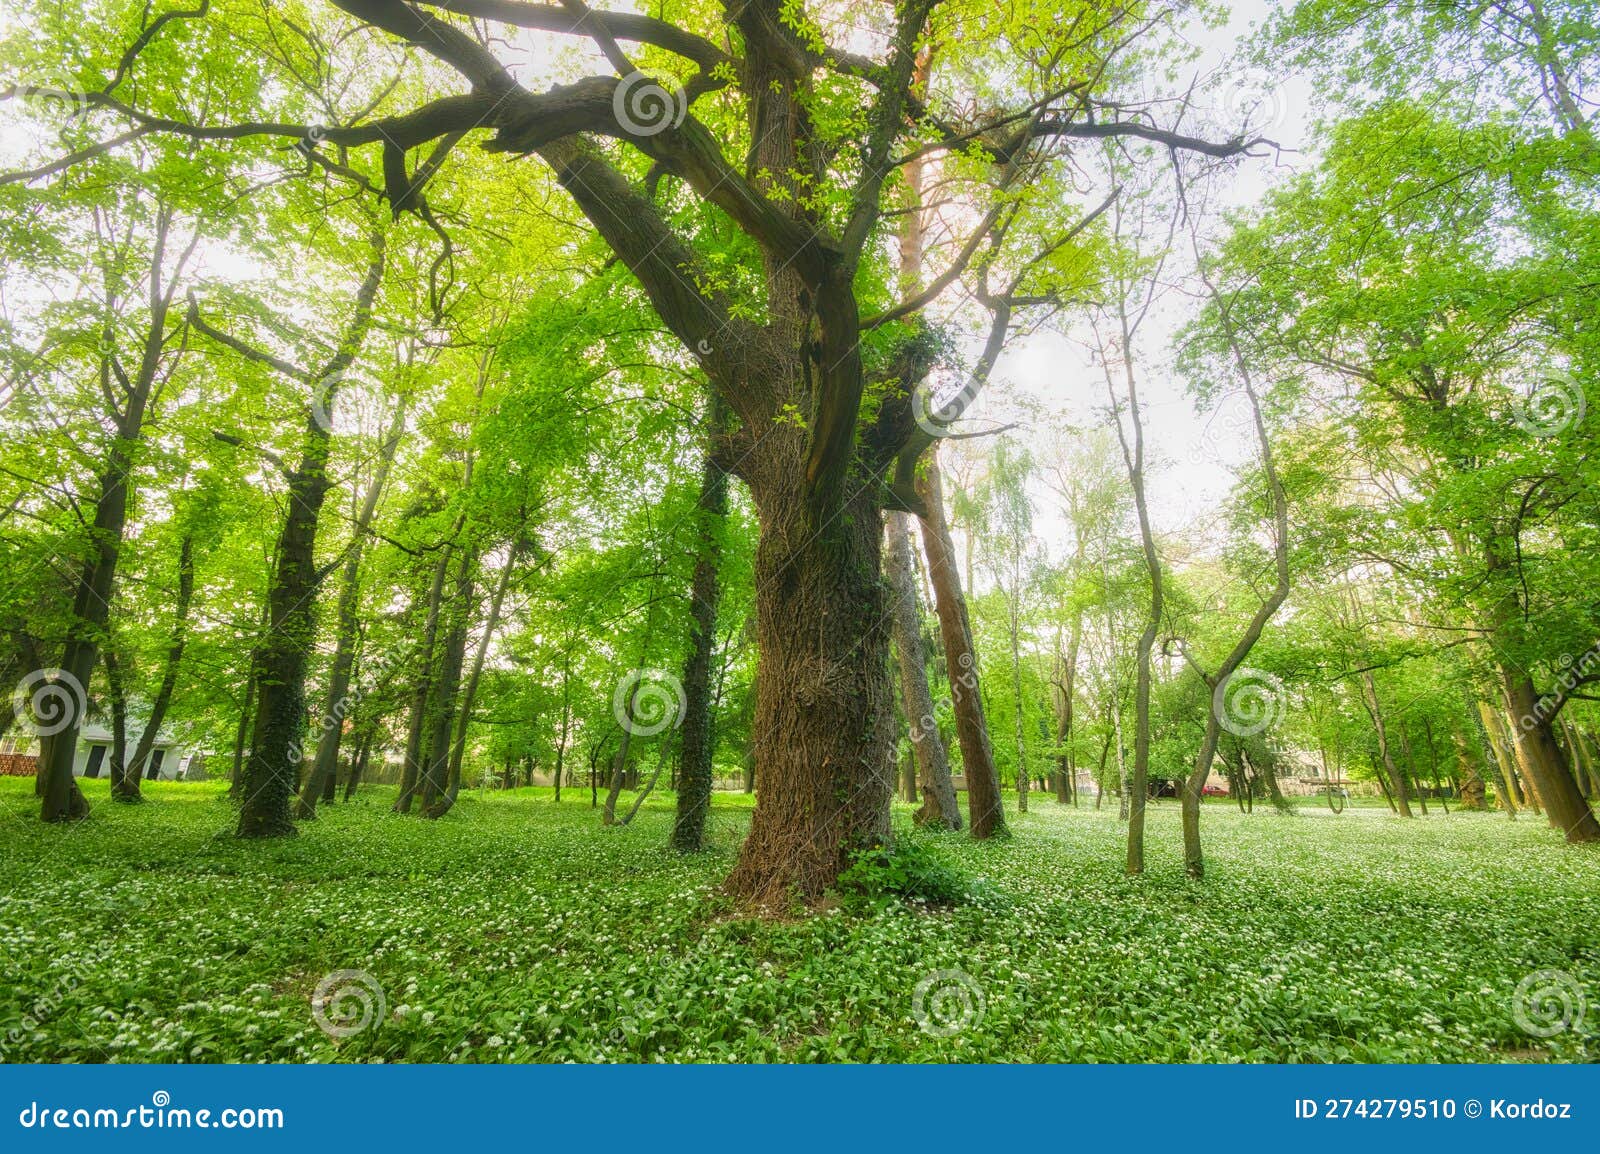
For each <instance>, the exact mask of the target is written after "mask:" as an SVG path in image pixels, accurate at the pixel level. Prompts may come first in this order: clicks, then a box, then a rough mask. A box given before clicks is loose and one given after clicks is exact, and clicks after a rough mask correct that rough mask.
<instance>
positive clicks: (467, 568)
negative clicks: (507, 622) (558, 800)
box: [422, 548, 478, 819]
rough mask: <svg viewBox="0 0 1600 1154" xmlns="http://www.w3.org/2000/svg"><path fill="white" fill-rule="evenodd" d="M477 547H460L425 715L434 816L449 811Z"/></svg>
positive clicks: (429, 814)
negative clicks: (446, 625)
mask: <svg viewBox="0 0 1600 1154" xmlns="http://www.w3.org/2000/svg"><path fill="white" fill-rule="evenodd" d="M477 564H478V551H477V550H476V549H473V548H466V549H462V550H461V558H460V561H459V562H458V564H457V569H456V587H455V595H454V597H453V598H452V602H453V604H452V606H451V611H450V618H451V620H450V631H449V632H448V633H446V634H445V639H444V652H443V653H442V654H440V661H439V675H438V678H437V679H436V680H435V681H434V684H433V692H432V698H433V699H432V702H431V704H430V708H429V718H428V756H427V760H426V761H425V762H424V763H423V767H422V816H423V817H426V818H429V819H435V818H440V817H443V816H444V815H445V814H446V813H448V812H449V810H450V807H451V804H452V802H453V797H452V795H451V792H450V788H451V783H450V738H451V734H452V733H453V732H454V726H455V717H456V704H457V703H456V697H457V695H458V694H459V693H460V691H461V668H462V666H463V665H464V664H465V663H466V657H467V626H468V624H469V619H470V618H471V616H472V604H473V596H474V587H473V579H472V575H473V571H474V569H475V568H476V567H477Z"/></svg>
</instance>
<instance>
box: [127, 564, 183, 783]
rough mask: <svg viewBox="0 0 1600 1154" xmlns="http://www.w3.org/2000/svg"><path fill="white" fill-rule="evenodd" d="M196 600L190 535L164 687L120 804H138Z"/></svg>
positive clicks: (180, 566) (180, 570)
mask: <svg viewBox="0 0 1600 1154" xmlns="http://www.w3.org/2000/svg"><path fill="white" fill-rule="evenodd" d="M193 599H194V540H193V538H191V537H189V536H188V535H187V534H185V535H184V538H183V543H182V544H181V545H180V546H179V547H178V591H177V596H176V599H175V600H174V601H173V604H172V634H171V640H170V641H169V642H168V645H167V660H166V664H165V666H164V667H163V668H162V672H161V683H160V685H158V686H157V687H156V695H155V698H154V699H153V700H152V701H151V703H150V716H149V717H148V718H146V719H145V723H144V732H142V733H141V734H140V735H139V742H138V744H137V745H135V746H134V748H133V756H132V757H131V758H130V759H129V763H128V772H127V773H125V774H124V775H123V782H124V785H125V786H127V785H131V786H132V793H133V796H132V797H119V796H118V795H117V794H116V792H115V787H113V792H112V796H113V797H117V800H119V801H138V800H139V785H138V783H139V779H140V778H141V777H142V776H143V775H144V767H145V763H146V762H147V761H149V760H150V754H151V751H152V750H154V749H155V745H156V738H157V737H159V736H160V734H161V725H162V723H163V722H164V721H165V720H166V718H167V709H168V707H169V706H170V705H171V704H172V693H173V690H174V689H176V688H177V684H178V665H179V663H180V662H181V661H182V660H183V651H184V648H185V646H186V645H187V642H188V637H189V604H190V602H191V601H192V600H193Z"/></svg>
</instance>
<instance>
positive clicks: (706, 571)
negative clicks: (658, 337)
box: [672, 396, 728, 853]
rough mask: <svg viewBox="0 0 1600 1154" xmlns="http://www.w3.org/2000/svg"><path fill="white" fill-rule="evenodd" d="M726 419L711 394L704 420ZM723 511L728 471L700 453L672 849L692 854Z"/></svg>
mask: <svg viewBox="0 0 1600 1154" xmlns="http://www.w3.org/2000/svg"><path fill="white" fill-rule="evenodd" d="M727 421H728V417H727V413H726V409H725V406H724V405H723V403H722V402H721V400H719V399H717V398H716V397H715V396H713V398H712V400H711V403H710V406H709V412H708V414H707V421H706V424H707V425H708V427H709V429H710V432H711V435H712V436H716V435H718V434H720V433H721V432H722V431H723V429H724V428H725V427H726V425H727ZM727 513H728V474H727V473H726V472H725V471H724V470H723V468H722V466H721V465H719V464H718V463H717V462H716V461H715V460H714V459H713V458H712V454H711V451H710V450H709V449H708V450H707V452H706V457H705V461H704V463H703V464H702V466H701V472H700V498H699V501H698V505H697V508H696V511H695V516H696V519H697V521H698V527H697V530H698V531H697V533H696V542H697V544H696V554H695V560H694V575H693V576H692V577H691V578H690V581H689V653H688V656H687V657H686V658H684V662H683V700H684V714H683V724H682V738H683V744H682V746H681V747H680V748H681V753H680V762H679V770H678V808H677V815H676V817H675V818H674V819H673V824H672V848H673V849H675V850H677V851H678V852H679V853H698V852H699V851H700V850H702V849H704V848H705V834H706V814H707V812H708V811H709V810H710V808H711V773H712V762H711V755H712V752H713V751H714V750H715V748H716V741H715V732H714V730H713V728H712V727H713V724H714V722H715V717H714V715H713V710H712V707H711V658H712V656H713V653H714V651H715V649H716V642H717V610H718V608H719V606H720V604H721V601H722V582H721V580H720V572H721V566H722V524H723V521H724V520H726V518H727Z"/></svg>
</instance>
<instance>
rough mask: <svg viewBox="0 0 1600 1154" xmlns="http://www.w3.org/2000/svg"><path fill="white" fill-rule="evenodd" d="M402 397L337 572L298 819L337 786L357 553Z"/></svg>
mask: <svg viewBox="0 0 1600 1154" xmlns="http://www.w3.org/2000/svg"><path fill="white" fill-rule="evenodd" d="M406 409H407V404H406V399H405V398H404V397H402V398H401V400H400V402H399V403H398V404H397V405H396V406H395V410H394V416H393V418H392V419H391V421H390V424H389V430H388V435H387V436H385V437H384V440H383V447H382V448H381V449H380V450H379V453H378V464H377V468H376V469H375V470H374V471H373V475H372V480H371V481H370V482H369V483H368V485H367V492H366V496H365V497H364V498H363V500H362V502H361V509H360V511H359V512H358V513H357V514H356V520H355V525H354V526H353V527H352V529H351V533H352V539H351V542H350V547H349V553H348V555H347V556H346V557H345V561H344V572H343V574H342V575H341V576H340V584H339V607H338V610H337V612H336V614H335V619H336V621H337V622H338V626H337V628H338V637H337V640H336V641H335V643H334V652H333V666H332V668H331V669H330V671H329V674H328V705H327V708H326V709H325V710H324V711H323V714H322V721H321V727H322V728H321V733H320V735H319V736H318V738H317V752H316V756H315V757H314V758H313V759H312V762H311V772H310V774H308V775H307V777H306V784H305V788H304V789H303V790H301V791H300V797H299V799H298V801H297V803H296V806H295V817H297V818H299V819H301V820H302V821H306V820H309V819H311V818H314V817H316V816H317V799H318V798H319V797H322V798H323V800H325V801H332V800H333V794H334V790H335V788H336V787H337V778H338V769H339V747H340V745H341V744H342V742H343V740H344V723H345V719H346V717H347V715H348V713H349V710H350V707H351V705H352V704H353V702H352V700H351V695H350V678H351V672H352V671H353V670H354V668H355V662H356V649H357V646H358V643H359V639H360V627H361V622H360V615H359V610H360V607H361V553H362V546H363V544H364V543H365V540H366V535H367V530H368V528H369V527H370V526H371V524H372V518H373V517H374V516H375V515H376V513H377V511H378V499H379V497H380V496H381V495H382V494H383V487H384V484H385V483H386V482H387V481H388V478H389V468H390V466H391V465H392V464H393V462H394V454H395V450H396V449H397V448H398V447H399V445H400V437H401V434H403V433H404V432H405V419H406Z"/></svg>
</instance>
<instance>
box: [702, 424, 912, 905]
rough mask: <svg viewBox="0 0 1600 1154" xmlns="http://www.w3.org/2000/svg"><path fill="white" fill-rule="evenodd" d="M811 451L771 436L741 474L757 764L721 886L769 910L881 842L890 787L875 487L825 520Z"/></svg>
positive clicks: (853, 489)
mask: <svg viewBox="0 0 1600 1154" xmlns="http://www.w3.org/2000/svg"><path fill="white" fill-rule="evenodd" d="M804 453H805V443H804V439H803V438H802V437H799V436H795V435H791V434H790V433H789V432H788V431H787V430H782V429H780V430H776V431H772V432H768V433H766V434H765V435H764V440H763V441H762V446H761V449H760V451H759V459H757V460H755V461H754V462H753V463H752V467H751V468H750V471H749V472H748V473H747V474H746V480H747V481H748V483H749V486H750V492H751V495H752V496H753V497H754V499H755V504H756V509H757V512H758V515H759V517H760V523H761V539H760V545H759V547H758V548H757V550H756V566H755V578H756V581H755V583H756V638H757V644H758V646H759V650H760V664H759V667H758V669H757V674H756V712H755V724H754V726H753V734H754V744H755V755H756V758H755V760H756V765H757V767H758V768H757V772H756V807H755V812H754V814H753V815H752V818H751V822H750V836H749V837H748V838H746V839H745V843H744V846H743V848H742V849H741V850H740V853H739V861H738V864H737V865H736V866H735V867H734V870H733V873H732V874H731V875H730V876H729V878H728V882H727V888H728V890H729V892H730V893H732V894H733V895H735V896H736V897H738V898H741V899H743V900H745V901H748V902H750V903H752V904H755V905H759V906H763V907H767V908H782V907H784V906H787V905H788V904H789V903H791V902H793V901H795V900H796V899H799V900H802V901H804V900H811V899H814V898H817V897H819V896H820V895H821V894H822V892H823V891H824V890H825V889H827V888H828V887H829V886H830V885H832V884H833V881H834V879H835V878H836V877H837V876H838V875H839V872H840V871H841V870H842V869H843V868H845V866H846V865H848V863H849V862H850V860H851V859H852V858H853V857H854V855H855V854H856V853H857V852H859V851H860V850H862V849H865V848H867V847H869V846H873V845H877V844H881V843H884V842H886V841H887V840H888V838H889V835H890V827H889V806H890V800H891V798H892V795H893V792H894V702H893V692H892V689H891V683H890V679H889V660H888V659H889V627H888V616H889V615H888V613H887V612H886V610H887V608H888V607H887V606H886V605H885V603H884V593H885V590H884V585H883V582H882V581H881V579H880V577H879V573H880V553H881V542H882V538H883V522H882V520H881V518H880V515H879V510H878V508H877V505H876V493H877V486H876V485H875V484H874V483H873V482H872V481H871V479H869V478H862V477H859V476H851V477H850V478H849V479H848V481H847V483H846V487H845V491H846V494H847V495H846V497H845V498H844V499H843V505H842V507H841V508H840V509H839V512H838V515H837V516H829V517H827V518H826V519H825V520H823V521H821V522H820V523H819V522H818V521H817V519H816V515H815V514H814V513H813V511H812V509H813V506H812V503H811V499H810V494H809V489H808V486H807V484H806V481H805V468H804V460H805V456H804Z"/></svg>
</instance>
